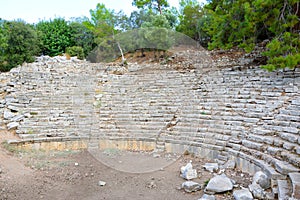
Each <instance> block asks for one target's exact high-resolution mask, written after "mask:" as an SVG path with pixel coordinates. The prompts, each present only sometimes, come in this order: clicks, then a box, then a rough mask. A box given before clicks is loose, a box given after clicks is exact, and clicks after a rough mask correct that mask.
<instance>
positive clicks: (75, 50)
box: [66, 46, 84, 60]
mask: <svg viewBox="0 0 300 200" xmlns="http://www.w3.org/2000/svg"><path fill="white" fill-rule="evenodd" d="M66 53H67V54H69V55H70V56H77V58H78V59H81V60H83V59H84V51H83V48H82V47H79V46H73V47H68V48H67V49H66Z"/></svg>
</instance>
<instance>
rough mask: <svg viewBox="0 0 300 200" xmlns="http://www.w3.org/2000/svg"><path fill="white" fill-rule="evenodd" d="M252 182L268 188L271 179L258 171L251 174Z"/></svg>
mask: <svg viewBox="0 0 300 200" xmlns="http://www.w3.org/2000/svg"><path fill="white" fill-rule="evenodd" d="M252 183H253V184H258V185H260V187H262V188H263V189H269V188H270V187H271V179H270V178H269V177H268V176H267V175H266V174H265V173H263V172H262V171H258V172H256V173H255V174H254V176H253V181H252Z"/></svg>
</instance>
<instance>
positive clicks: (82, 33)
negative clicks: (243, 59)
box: [0, 0, 300, 71]
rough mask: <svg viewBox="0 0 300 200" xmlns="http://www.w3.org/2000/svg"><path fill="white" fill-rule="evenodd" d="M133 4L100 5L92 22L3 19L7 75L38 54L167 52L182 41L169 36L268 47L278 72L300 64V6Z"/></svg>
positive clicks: (252, 1) (0, 67)
mask: <svg viewBox="0 0 300 200" xmlns="http://www.w3.org/2000/svg"><path fill="white" fill-rule="evenodd" d="M132 5H134V6H136V7H137V9H138V10H135V11H133V12H132V13H131V14H130V16H126V15H125V14H124V13H123V12H122V11H120V12H116V11H114V10H111V9H109V8H107V7H106V6H105V5H104V4H100V3H99V4H97V5H96V7H95V9H91V10H90V17H83V18H77V19H73V20H71V21H66V20H65V19H62V18H57V19H53V20H49V21H40V22H39V23H37V24H27V23H26V22H23V21H5V20H2V19H0V71H9V70H10V69H11V68H13V67H16V66H17V65H20V64H22V63H23V62H32V61H33V60H34V56H38V55H50V56H56V55H61V54H63V53H68V54H70V55H71V56H74V55H75V56H78V58H80V59H84V58H87V57H89V58H90V59H95V60H99V59H100V60H105V58H108V57H109V58H116V56H117V54H116V52H120V50H122V49H123V50H125V51H130V50H135V49H138V48H141V47H143V46H144V47H146V46H147V44H149V45H150V44H155V46H153V47H152V48H157V49H162V48H163V49H164V50H165V49H167V48H168V47H170V46H171V45H172V42H174V41H171V40H170V39H168V37H166V36H168V34H170V33H169V30H173V31H174V30H176V31H178V32H180V33H182V34H185V35H187V36H189V37H191V38H193V39H194V40H196V41H197V42H199V44H201V45H202V46H204V47H206V48H208V49H209V50H212V49H230V48H233V47H239V48H241V49H244V50H245V51H246V52H250V51H252V50H253V49H254V47H255V46H256V45H261V44H265V49H266V50H265V52H262V54H263V55H264V56H265V57H266V58H267V64H266V65H264V66H262V67H263V68H265V69H267V70H270V71H273V70H277V69H284V68H290V69H294V68H296V67H299V65H300V52H299V49H300V3H299V1H298V0H208V1H207V3H206V4H204V5H202V4H199V2H198V1H197V0H180V5H179V7H178V8H174V7H170V6H169V3H168V1H167V0H133V2H132ZM153 27H156V29H153ZM125 32H128V33H131V34H124V33H125ZM138 38H139V39H138ZM116 41H119V42H116ZM149 45H148V47H149V48H150V47H151V45H150V46H149ZM96 46H98V48H96V50H95V47H96ZM93 50H94V51H93ZM99 50H102V52H101V56H100V57H99V54H98V53H97V51H99ZM103 50H105V51H103ZM142 50H145V49H144V48H142ZM146 50H147V49H146ZM121 52H122V51H121ZM96 57H99V58H96Z"/></svg>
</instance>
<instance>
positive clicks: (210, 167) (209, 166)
mask: <svg viewBox="0 0 300 200" xmlns="http://www.w3.org/2000/svg"><path fill="white" fill-rule="evenodd" d="M203 167H204V168H205V169H206V170H207V171H209V172H217V171H218V169H219V165H218V163H205V165H203Z"/></svg>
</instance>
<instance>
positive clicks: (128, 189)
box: [0, 131, 250, 200]
mask: <svg viewBox="0 0 300 200" xmlns="http://www.w3.org/2000/svg"><path fill="white" fill-rule="evenodd" d="M14 137H15V136H13V134H12V133H8V132H4V131H2V132H0V141H1V142H3V141H4V140H6V139H14ZM95 155H96V156H95ZM97 155H98V156H97ZM155 159H158V160H157V163H158V165H155V164H153V163H155ZM163 160H165V161H163ZM189 160H193V166H194V168H196V169H197V171H198V175H199V177H200V178H198V179H195V180H193V181H195V182H198V183H200V184H204V183H207V181H208V180H209V179H210V178H212V177H213V176H214V174H212V173H210V172H207V171H205V170H204V169H203V167H202V166H203V164H205V162H207V161H205V160H201V159H199V158H195V157H193V156H192V155H184V156H183V155H176V156H175V155H168V156H162V157H160V158H156V156H153V154H149V153H145V152H144V153H137V152H120V151H113V150H109V151H106V152H100V151H99V152H98V153H97V152H92V153H90V152H88V151H63V152H44V151H31V152H24V151H15V150H14V149H12V148H9V147H7V146H5V145H4V144H3V143H2V144H1V148H0V168H1V170H2V172H1V173H0V200H5V199H8V200H33V199H47V200H48V199H49V200H50V199H51V200H53V199H56V200H60V199H61V200H65V199H68V200H81V199H87V200H94V199H95V200H96V199H97V200H99V199H101V200H102V199H109V200H110V199H111V200H117V199H122V200H124V199H125V200H127V199H128V200H129V199H130V200H132V199H145V200H147V199H149V200H150V199H151V200H153V199H157V200H160V199H164V200H165V199H172V200H176V199H185V200H188V199H194V200H195V199H199V198H200V197H201V196H202V195H203V190H201V191H198V192H195V193H186V192H184V191H183V190H182V189H180V187H181V184H182V183H183V182H184V181H185V180H184V179H183V178H181V177H180V175H179V173H180V167H181V166H184V165H185V164H186V163H188V162H189ZM104 163H105V164H104ZM147 166H148V168H147ZM149 166H150V168H149ZM149 169H152V170H149ZM226 174H227V175H228V176H229V177H230V178H232V179H233V180H235V181H236V182H237V184H238V185H239V186H244V187H245V186H247V185H248V184H249V183H250V178H249V176H248V175H247V174H243V173H241V172H239V171H226ZM99 181H104V182H106V185H105V186H99V184H98V183H99ZM216 198H217V199H232V195H231V193H225V194H221V195H216Z"/></svg>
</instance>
